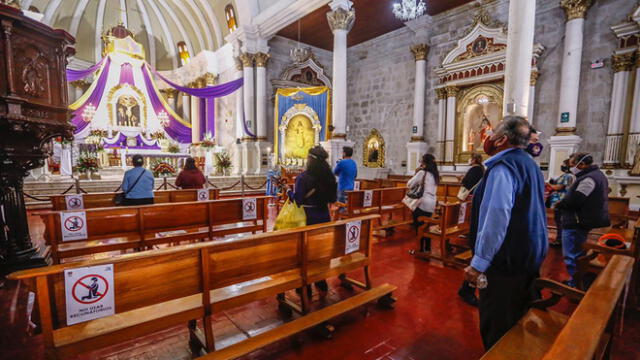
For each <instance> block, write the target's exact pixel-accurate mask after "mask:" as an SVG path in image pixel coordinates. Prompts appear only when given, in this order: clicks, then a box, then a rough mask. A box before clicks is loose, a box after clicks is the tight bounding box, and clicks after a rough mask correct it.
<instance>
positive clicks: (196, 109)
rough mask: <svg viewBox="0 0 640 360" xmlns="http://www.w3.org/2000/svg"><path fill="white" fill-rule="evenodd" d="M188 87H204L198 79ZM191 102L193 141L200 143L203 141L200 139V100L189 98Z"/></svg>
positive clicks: (193, 97)
mask: <svg viewBox="0 0 640 360" xmlns="http://www.w3.org/2000/svg"><path fill="white" fill-rule="evenodd" d="M188 86H189V87H190V88H200V87H202V86H201V83H200V82H199V81H198V79H196V80H195V81H192V82H191V83H189V85H188ZM189 102H190V105H189V109H190V110H191V115H190V116H189V117H190V118H191V141H192V142H194V143H198V142H200V141H201V140H202V139H201V137H200V132H201V131H202V129H200V99H198V98H197V97H195V96H189Z"/></svg>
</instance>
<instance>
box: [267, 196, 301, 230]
mask: <svg viewBox="0 0 640 360" xmlns="http://www.w3.org/2000/svg"><path fill="white" fill-rule="evenodd" d="M306 225H307V215H306V214H305V212H304V209H303V208H302V206H298V205H297V204H296V203H295V202H291V201H289V199H287V201H286V202H285V203H284V206H282V209H281V210H280V213H279V214H278V217H276V224H275V226H274V227H273V230H283V229H293V228H297V227H302V226H306Z"/></svg>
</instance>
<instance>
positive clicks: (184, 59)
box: [178, 41, 191, 66]
mask: <svg viewBox="0 0 640 360" xmlns="http://www.w3.org/2000/svg"><path fill="white" fill-rule="evenodd" d="M178 56H180V65H183V66H184V65H186V64H188V63H189V59H190V58H191V56H190V55H189V50H187V44H186V43H185V42H184V41H180V42H179V43H178Z"/></svg>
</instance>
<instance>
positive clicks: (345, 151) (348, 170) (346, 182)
mask: <svg viewBox="0 0 640 360" xmlns="http://www.w3.org/2000/svg"><path fill="white" fill-rule="evenodd" d="M351 156H353V148H351V147H348V146H345V147H343V148H342V160H340V161H338V164H337V165H336V168H335V169H334V170H333V173H334V174H335V175H337V176H338V202H340V203H346V202H347V191H351V190H353V186H354V184H355V181H356V177H357V176H358V165H356V162H355V161H353V159H351Z"/></svg>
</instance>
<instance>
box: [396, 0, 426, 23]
mask: <svg viewBox="0 0 640 360" xmlns="http://www.w3.org/2000/svg"><path fill="white" fill-rule="evenodd" d="M426 11H427V5H425V4H424V1H422V0H401V2H399V3H394V4H393V14H394V15H395V16H396V17H397V18H398V19H400V20H402V21H409V20H413V19H415V18H417V17H419V16H421V15H422V14H424V13H425V12H426Z"/></svg>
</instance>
